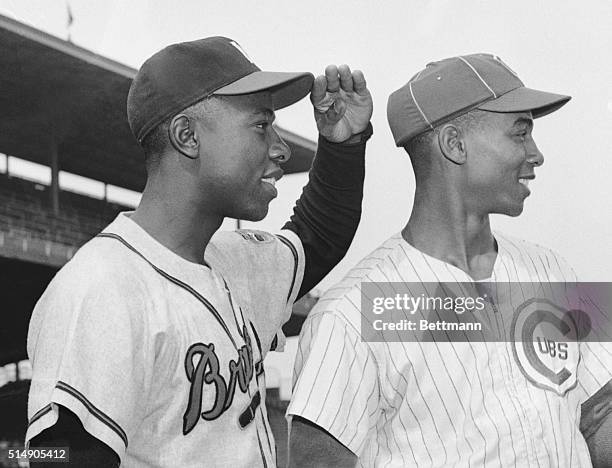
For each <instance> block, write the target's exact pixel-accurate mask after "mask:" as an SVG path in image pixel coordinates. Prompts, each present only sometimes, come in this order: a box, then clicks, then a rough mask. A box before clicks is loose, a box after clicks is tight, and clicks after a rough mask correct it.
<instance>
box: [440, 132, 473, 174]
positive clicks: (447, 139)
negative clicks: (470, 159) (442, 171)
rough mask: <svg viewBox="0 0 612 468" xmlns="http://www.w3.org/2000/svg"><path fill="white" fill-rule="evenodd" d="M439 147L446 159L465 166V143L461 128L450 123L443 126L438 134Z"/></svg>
mask: <svg viewBox="0 0 612 468" xmlns="http://www.w3.org/2000/svg"><path fill="white" fill-rule="evenodd" d="M438 145H439V146H440V151H441V153H442V154H443V155H444V157H445V158H446V159H448V160H449V161H451V162H453V163H455V164H465V162H466V160H467V154H466V151H465V141H464V138H463V134H462V132H461V129H460V128H459V127H457V126H456V125H453V124H450V123H449V124H446V125H444V126H442V128H441V129H440V131H439V132H438Z"/></svg>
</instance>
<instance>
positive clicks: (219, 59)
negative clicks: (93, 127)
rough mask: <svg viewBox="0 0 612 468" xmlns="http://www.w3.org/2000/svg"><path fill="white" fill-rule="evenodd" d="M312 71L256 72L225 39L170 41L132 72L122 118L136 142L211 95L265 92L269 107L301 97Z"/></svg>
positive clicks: (287, 103) (230, 42) (309, 86)
mask: <svg viewBox="0 0 612 468" xmlns="http://www.w3.org/2000/svg"><path fill="white" fill-rule="evenodd" d="M313 80H314V77H313V75H312V73H307V72H298V73H287V72H268V71H261V69H260V68H259V67H257V65H255V64H254V63H253V61H252V60H251V59H250V58H249V57H248V55H247V54H246V53H245V52H244V50H243V49H242V47H240V45H239V44H238V43H237V42H236V41H233V40H232V39H228V38H226V37H207V38H205V39H199V40H197V41H191V42H182V43H179V44H172V45H169V46H168V47H166V48H164V49H162V50H161V51H159V52H157V53H156V54H154V55H153V56H152V57H150V58H149V59H148V60H147V61H146V62H145V63H144V64H143V65H142V67H140V70H138V73H137V74H136V77H135V78H134V81H132V85H131V86H130V91H129V93H128V98H127V117H128V122H129V124H130V128H131V129H132V133H133V134H134V136H135V137H136V140H138V142H139V143H141V142H142V140H143V139H144V138H145V137H146V136H147V135H148V134H149V132H150V131H151V130H153V129H154V128H155V127H157V126H158V125H159V124H160V123H161V122H163V121H164V120H166V119H167V118H169V117H171V116H173V115H175V114H177V113H178V112H180V111H181V110H183V109H185V108H187V107H189V106H190V105H192V104H195V103H196V102H198V101H200V100H202V99H204V98H206V97H208V96H210V95H212V94H215V95H223V96H233V95H241V94H253V93H257V92H260V91H266V90H267V91H270V93H271V94H272V101H273V104H274V108H275V109H282V108H283V107H287V106H289V105H291V104H293V103H295V102H297V101H299V100H300V99H302V98H303V97H305V96H306V95H307V94H308V93H309V92H310V88H311V86H312V83H313Z"/></svg>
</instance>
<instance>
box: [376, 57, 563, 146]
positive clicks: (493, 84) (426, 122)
mask: <svg viewBox="0 0 612 468" xmlns="http://www.w3.org/2000/svg"><path fill="white" fill-rule="evenodd" d="M570 99H571V97H570V96H564V95H562V94H553V93H549V92H545V91H538V90H535V89H531V88H526V87H525V85H524V84H523V82H522V81H521V80H520V78H519V77H518V75H517V74H516V73H515V72H514V71H513V70H512V69H511V68H510V67H509V66H508V65H506V64H505V63H504V62H503V61H502V60H501V59H500V58H499V57H497V56H495V55H491V54H472V55H464V56H460V57H451V58H447V59H444V60H440V61H439V62H432V63H429V64H428V65H427V66H426V67H425V69H424V70H421V71H420V72H419V73H417V74H416V75H415V76H413V77H412V78H411V79H410V81H408V83H406V84H405V85H404V86H402V87H401V88H400V89H398V90H397V91H395V92H393V93H392V94H391V96H389V101H388V103H387V119H388V120H389V126H390V127H391V133H393V138H394V139H395V144H396V145H397V146H405V145H406V143H408V141H410V140H411V139H412V138H414V137H415V136H417V135H419V134H421V133H424V132H426V131H428V130H431V129H433V128H434V127H435V126H436V125H440V124H442V123H444V122H448V121H449V120H452V119H454V118H455V117H458V116H460V115H462V114H465V113H467V112H469V111H471V110H473V109H482V110H486V111H490V112H528V111H530V112H531V113H532V115H533V117H534V118H538V117H542V116H544V115H546V114H550V113H551V112H554V111H556V110H557V109H559V108H560V107H561V106H563V105H564V104H566V103H567V102H568V101H569V100H570Z"/></svg>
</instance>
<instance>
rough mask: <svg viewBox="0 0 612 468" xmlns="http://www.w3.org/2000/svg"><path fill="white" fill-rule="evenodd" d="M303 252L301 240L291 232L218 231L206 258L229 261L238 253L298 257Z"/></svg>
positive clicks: (207, 250) (210, 244)
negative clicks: (218, 258) (219, 258)
mask: <svg viewBox="0 0 612 468" xmlns="http://www.w3.org/2000/svg"><path fill="white" fill-rule="evenodd" d="M299 250H301V243H300V240H299V238H298V237H297V236H296V235H295V234H294V233H293V232H291V231H289V230H286V229H284V230H281V231H280V232H278V233H270V232H265V231H260V230H256V229H238V230H236V231H217V232H216V233H215V235H214V236H213V237H212V239H211V240H210V243H209V244H208V247H207V248H206V258H207V260H208V259H209V258H210V259H211V260H213V261H214V259H215V258H217V257H221V258H224V259H228V258H230V257H235V256H236V254H237V253H241V254H245V253H246V254H248V255H252V256H256V257H260V256H262V255H287V254H289V255H293V254H295V255H296V256H297V255H298V251H299Z"/></svg>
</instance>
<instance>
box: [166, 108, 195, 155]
mask: <svg viewBox="0 0 612 468" xmlns="http://www.w3.org/2000/svg"><path fill="white" fill-rule="evenodd" d="M168 138H169V139H170V143H172V146H173V147H174V149H175V150H177V151H178V152H179V153H181V154H182V155H183V156H187V157H188V158H189V159H197V158H198V156H199V154H200V144H199V141H198V136H197V134H196V133H195V128H194V125H193V123H192V122H191V121H190V119H189V117H187V116H186V115H185V114H178V115H175V116H174V117H173V118H172V120H171V121H170V125H169V126H168Z"/></svg>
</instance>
